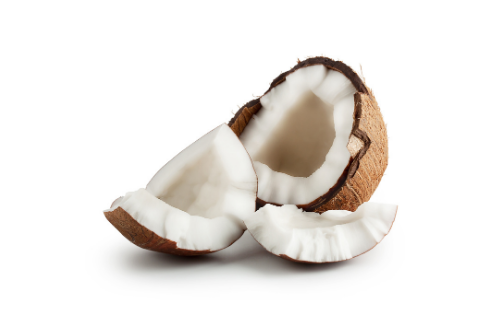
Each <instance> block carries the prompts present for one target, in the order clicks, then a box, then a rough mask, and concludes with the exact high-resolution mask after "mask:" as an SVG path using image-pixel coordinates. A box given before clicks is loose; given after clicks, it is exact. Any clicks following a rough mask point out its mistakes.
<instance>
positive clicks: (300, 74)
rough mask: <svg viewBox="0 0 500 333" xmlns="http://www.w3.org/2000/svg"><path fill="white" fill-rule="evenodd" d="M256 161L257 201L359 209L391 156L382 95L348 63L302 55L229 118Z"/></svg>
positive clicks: (309, 207)
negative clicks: (380, 104) (376, 94)
mask: <svg viewBox="0 0 500 333" xmlns="http://www.w3.org/2000/svg"><path fill="white" fill-rule="evenodd" d="M229 126H230V127H231V129H232V130H233V131H234V133H235V134H236V135H238V136H239V138H240V140H241V141H242V143H243V145H244V146H245V148H246V149H247V151H248V153H249V154H250V156H251V157H252V159H253V161H254V167H255V170H256V173H257V176H258V180H259V188H258V195H257V197H258V199H257V204H258V206H264V205H265V204H267V203H271V204H274V205H285V204H294V205H296V206H297V207H299V208H302V209H303V210H305V211H314V212H325V211H327V210H349V211H355V210H356V209H357V208H358V206H360V205H361V204H363V203H364V202H366V201H368V200H369V199H370V197H371V195H372V194H373V192H374V191H375V189H376V188H377V186H378V184H379V182H380V180H381V179H382V176H383V174H384V171H385V169H386V167H387V161H388V147H387V132H386V128H385V124H384V121H383V119H382V114H381V113H380V109H379V107H378V105H377V102H376V100H375V97H374V96H373V94H372V93H371V91H370V90H369V89H368V88H367V87H366V86H365V84H364V82H363V80H361V78H360V77H359V76H358V75H357V74H356V73H355V72H354V71H353V70H352V69H351V68H350V67H348V66H347V65H345V64H344V63H342V62H340V61H334V60H331V59H329V58H325V57H316V58H310V59H307V60H305V61H302V62H299V63H298V64H297V65H296V66H295V67H293V68H292V69H291V70H289V71H287V72H285V73H283V74H281V75H279V76H278V77H277V78H276V79H275V80H274V81H273V82H272V83H271V86H270V88H269V89H268V90H267V92H266V93H265V94H264V95H263V96H262V97H260V98H259V99H255V100H253V101H250V102H248V103H247V104H246V105H244V106H243V107H242V108H241V109H240V110H239V111H238V112H237V113H236V115H235V116H234V118H233V119H231V121H230V122H229Z"/></svg>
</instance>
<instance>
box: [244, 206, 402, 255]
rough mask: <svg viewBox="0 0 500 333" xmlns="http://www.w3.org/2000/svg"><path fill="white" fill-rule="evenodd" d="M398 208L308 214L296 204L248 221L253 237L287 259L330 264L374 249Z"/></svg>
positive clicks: (260, 213)
mask: <svg viewBox="0 0 500 333" xmlns="http://www.w3.org/2000/svg"><path fill="white" fill-rule="evenodd" d="M396 212H397V206H396V205H387V204H375V203H370V202H367V203H364V204H363V205H361V206H359V208H358V210H356V211H355V212H354V213H352V212H349V211H345V210H331V211H327V212H325V213H323V214H318V213H308V212H304V211H303V210H302V209H299V208H297V207H296V206H294V205H284V206H281V207H277V206H273V205H266V206H265V207H263V208H261V209H259V210H258V211H257V212H256V213H254V214H252V215H251V216H249V217H248V218H247V219H245V224H246V226H247V228H248V231H249V232H250V233H251V234H252V236H253V237H254V238H255V239H256V240H257V242H259V243H260V244H261V245H262V246H263V247H264V248H265V249H266V250H268V251H269V252H271V253H273V254H275V255H277V256H280V257H282V258H285V259H289V260H292V261H299V262H308V263H327V262H336V261H343V260H348V259H352V258H354V257H356V256H359V255H360V254H363V253H365V252H367V251H369V250H371V249H372V248H373V247H375V245H377V244H378V243H380V241H381V240H382V239H383V238H384V237H385V235H387V234H388V233H389V230H390V229H391V227H392V224H393V222H394V219H395V218H396Z"/></svg>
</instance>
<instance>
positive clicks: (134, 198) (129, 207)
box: [104, 124, 257, 255]
mask: <svg viewBox="0 0 500 333" xmlns="http://www.w3.org/2000/svg"><path fill="white" fill-rule="evenodd" d="M256 193H257V177H256V174H255V171H254V169H253V165H252V160H251V159H250V157H249V155H248V154H247V152H246V150H245V148H244V147H243V145H242V144H241V142H240V140H239V139H238V137H237V136H236V135H235V134H234V132H233V131H232V130H231V129H230V128H229V127H228V126H227V125H225V124H224V125H221V126H219V127H217V128H216V129H214V130H213V131H211V132H210V133H208V134H206V135H205V136H203V137H202V138H201V139H199V140H198V141H196V142H195V143H193V144H192V145H190V146H189V147H188V148H186V149H185V150H183V151H182V152H181V153H180V154H178V155H177V156H176V157H175V158H173V159H172V160H171V161H170V162H168V163H167V164H166V165H165V166H164V167H163V168H161V169H160V171H158V173H157V174H156V175H155V176H154V177H153V178H152V179H151V181H150V182H149V183H148V185H147V186H146V188H145V189H139V190H137V191H135V192H130V193H127V194H126V195H125V196H123V197H120V198H118V199H117V200H115V201H114V202H113V204H112V206H111V208H110V209H108V210H105V211H104V215H105V216H106V218H107V219H108V220H109V222H111V224H112V225H113V226H114V227H115V228H116V229H118V231H119V232H120V233H121V234H122V235H123V236H125V238H127V239H128V240H129V241H131V242H132V243H134V244H135V245H137V246H139V247H142V248H144V249H148V250H153V251H158V252H165V253H172V254H178V255H199V254H206V253H211V252H215V251H219V250H221V249H224V248H226V247H228V246H229V245H231V244H232V243H234V242H235V241H236V240H237V239H238V238H240V237H241V235H242V234H243V233H244V231H245V229H246V227H245V225H244V223H243V219H244V218H246V217H248V216H249V215H250V214H252V213H253V212H255V207H256Z"/></svg>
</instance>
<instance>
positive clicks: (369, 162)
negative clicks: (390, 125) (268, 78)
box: [229, 57, 389, 213]
mask: <svg viewBox="0 0 500 333" xmlns="http://www.w3.org/2000/svg"><path fill="white" fill-rule="evenodd" d="M318 65H323V66H325V67H326V68H328V69H331V70H335V71H338V72H341V73H342V74H344V75H345V76H346V77H347V78H348V79H349V80H350V81H351V82H352V83H353V85H354V87H355V88H356V90H357V93H356V94H355V95H354V98H355V110H354V113H353V117H354V118H355V119H354V120H355V121H354V125H353V128H352V131H351V137H350V140H349V144H348V149H349V152H350V153H351V160H350V162H349V164H348V165H347V167H346V169H345V170H344V173H343V174H342V176H341V177H340V178H339V180H338V182H337V183H336V184H332V187H331V188H330V190H329V191H328V192H327V193H325V194H324V195H322V196H321V197H319V198H317V199H316V200H314V201H312V202H310V203H307V204H304V205H297V206H298V207H299V208H302V209H304V210H305V211H314V212H320V213H321V212H325V211H327V210H332V209H334V210H349V211H355V210H356V209H357V208H358V207H359V206H360V205H361V204H362V203H364V202H366V201H368V200H369V199H370V197H371V196H372V194H373V193H374V192H375V189H376V188H377V186H378V184H379V183H380V180H381V179H382V176H383V174H384V171H385V169H386V168H387V163H388V156H389V155H388V145H387V131H386V127H385V124H384V120H383V118H382V114H381V112H380V108H379V106H378V104H377V101H376V100H375V97H374V96H373V93H372V92H371V90H370V89H369V88H367V87H366V85H365V83H364V81H363V80H361V78H360V77H359V76H358V75H357V74H356V73H355V72H354V71H353V70H352V69H351V68H350V67H349V66H347V65H346V64H344V63H343V62H341V61H334V60H332V59H329V58H326V57H315V58H310V59H307V60H304V61H301V62H299V63H298V64H297V65H296V66H295V67H293V68H292V69H290V70H289V71H287V72H285V73H282V74H280V75H279V76H278V77H277V78H276V79H274V81H273V82H272V83H271V86H270V87H269V89H268V90H267V91H266V93H267V92H269V91H270V90H271V89H272V88H274V87H276V86H277V85H279V84H280V83H282V82H283V81H285V80H286V77H287V76H288V75H289V74H291V73H293V72H295V71H296V70H298V69H300V68H302V67H307V66H318ZM266 93H265V94H266ZM261 107H262V106H261V104H260V98H258V99H255V100H252V101H250V102H248V103H247V104H245V105H244V106H243V107H241V108H240V110H238V112H237V113H236V114H235V116H234V117H233V119H231V121H230V122H229V126H230V127H231V129H232V130H233V131H234V133H236V135H238V136H240V135H241V133H243V131H244V130H245V127H246V126H247V124H248V123H249V122H250V121H251V119H252V116H253V115H254V114H256V113H257V112H259V110H260V109H261ZM257 203H258V205H259V206H263V205H265V204H266V203H268V202H265V201H264V200H261V199H257ZM271 204H273V203H271Z"/></svg>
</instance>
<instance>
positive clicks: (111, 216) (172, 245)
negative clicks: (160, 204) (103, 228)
mask: <svg viewBox="0 0 500 333" xmlns="http://www.w3.org/2000/svg"><path fill="white" fill-rule="evenodd" d="M104 216H106V218H107V219H108V221H109V222H110V223H111V224H112V225H113V226H114V227H115V228H116V229H118V231H119V232H120V233H121V234H122V235H123V236H124V237H125V238H126V239H128V240H129V241H131V242H132V243H134V244H135V245H137V246H139V247H142V248H143V249H146V250H151V251H156V252H163V253H170V254H176V255H179V256H197V255H201V254H207V253H212V252H215V251H209V250H207V251H195V250H186V249H181V248H178V247H177V243H176V242H174V241H171V240H169V239H166V238H162V237H160V236H158V235H157V234H156V233H154V232H153V231H151V230H149V229H148V228H146V227H144V226H143V225H141V224H140V223H139V222H137V221H136V220H135V219H134V218H133V217H132V216H131V215H130V214H129V213H127V212H126V211H125V210H124V209H123V208H121V207H118V208H116V209H115V210H113V211H110V212H104Z"/></svg>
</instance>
